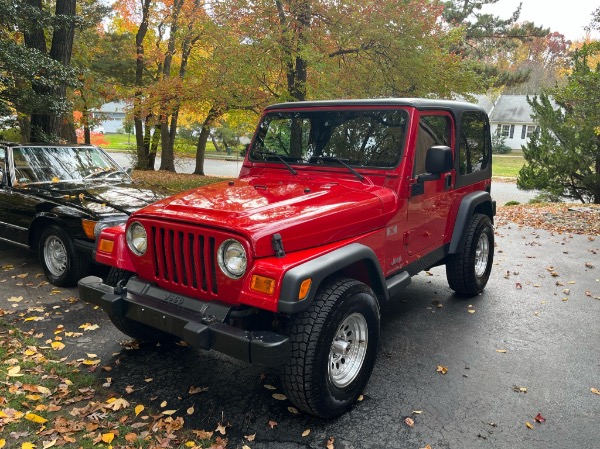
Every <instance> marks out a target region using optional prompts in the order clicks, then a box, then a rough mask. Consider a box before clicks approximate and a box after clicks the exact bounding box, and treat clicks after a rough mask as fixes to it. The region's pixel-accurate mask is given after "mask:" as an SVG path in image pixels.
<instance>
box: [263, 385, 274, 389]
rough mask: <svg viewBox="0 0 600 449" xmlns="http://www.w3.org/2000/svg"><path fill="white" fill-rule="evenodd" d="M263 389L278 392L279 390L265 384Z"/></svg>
mask: <svg viewBox="0 0 600 449" xmlns="http://www.w3.org/2000/svg"><path fill="white" fill-rule="evenodd" d="M263 387H265V388H266V389H267V390H277V388H275V387H274V386H273V385H269V384H265V385H263Z"/></svg>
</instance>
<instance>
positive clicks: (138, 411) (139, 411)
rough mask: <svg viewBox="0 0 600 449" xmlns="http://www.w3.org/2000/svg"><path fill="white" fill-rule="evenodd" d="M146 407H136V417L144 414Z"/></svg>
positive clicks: (140, 405)
mask: <svg viewBox="0 0 600 449" xmlns="http://www.w3.org/2000/svg"><path fill="white" fill-rule="evenodd" d="M144 408H145V407H144V406H143V405H142V404H139V405H136V406H135V409H134V410H135V416H138V415H139V414H140V413H142V412H143V411H144Z"/></svg>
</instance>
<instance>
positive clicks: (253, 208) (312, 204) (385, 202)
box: [134, 175, 395, 257]
mask: <svg viewBox="0 0 600 449" xmlns="http://www.w3.org/2000/svg"><path fill="white" fill-rule="evenodd" d="M394 203H395V196H394V195H393V193H392V192H391V190H389V189H387V188H382V187H378V186H374V185H372V184H368V185H367V184H365V183H362V182H359V181H358V180H356V181H348V180H344V181H342V182H340V180H339V179H337V180H336V181H332V180H331V179H327V178H323V179H314V178H313V179H311V178H310V177H308V176H302V175H299V176H295V177H293V178H290V179H285V180H274V181H272V182H265V179H264V176H262V177H260V178H253V177H246V178H243V179H237V180H235V181H233V182H221V183H217V184H212V185H209V186H206V187H202V188H199V189H195V190H190V191H187V192H183V193H181V194H179V195H176V196H173V197H170V198H167V199H165V200H162V201H159V202H157V203H154V204H152V205H150V206H148V207H145V208H144V209H141V210H139V211H138V212H137V213H135V214H134V216H139V217H142V216H146V217H152V218H157V219H161V220H173V221H179V222H186V223H188V224H191V223H192V220H193V223H198V224H201V225H202V226H208V227H213V228H220V229H226V230H228V231H229V232H233V233H236V234H241V235H243V236H244V237H245V238H246V239H247V240H248V242H249V243H250V244H251V245H252V247H253V250H254V254H255V257H264V256H269V255H272V254H273V249H272V247H271V236H272V235H273V234H277V233H278V234H280V235H281V238H282V241H283V245H284V249H285V251H288V252H290V251H297V250H300V249H304V248H310V247H312V246H316V245H322V244H326V243H330V242H334V241H337V240H341V239H345V238H348V237H353V236H355V235H358V234H362V233H365V232H369V231H372V230H374V229H377V228H381V227H383V226H384V224H385V212H386V211H387V212H389V211H391V210H394V207H395V204H394ZM191 217H193V218H192V219H191Z"/></svg>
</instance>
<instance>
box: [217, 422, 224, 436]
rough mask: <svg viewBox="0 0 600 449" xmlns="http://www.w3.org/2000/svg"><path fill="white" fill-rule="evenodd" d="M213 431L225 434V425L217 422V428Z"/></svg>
mask: <svg viewBox="0 0 600 449" xmlns="http://www.w3.org/2000/svg"><path fill="white" fill-rule="evenodd" d="M215 432H219V433H220V434H221V435H225V434H226V433H227V427H226V426H224V425H223V424H221V423H219V424H218V425H217V428H216V429H215Z"/></svg>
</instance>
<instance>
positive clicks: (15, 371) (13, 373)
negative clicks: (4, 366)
mask: <svg viewBox="0 0 600 449" xmlns="http://www.w3.org/2000/svg"><path fill="white" fill-rule="evenodd" d="M20 371H21V367H20V366H19V365H16V366H11V367H10V368H9V369H8V371H7V372H6V374H8V376H10V377H21V376H23V375H24V374H22V373H21V372H20Z"/></svg>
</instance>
